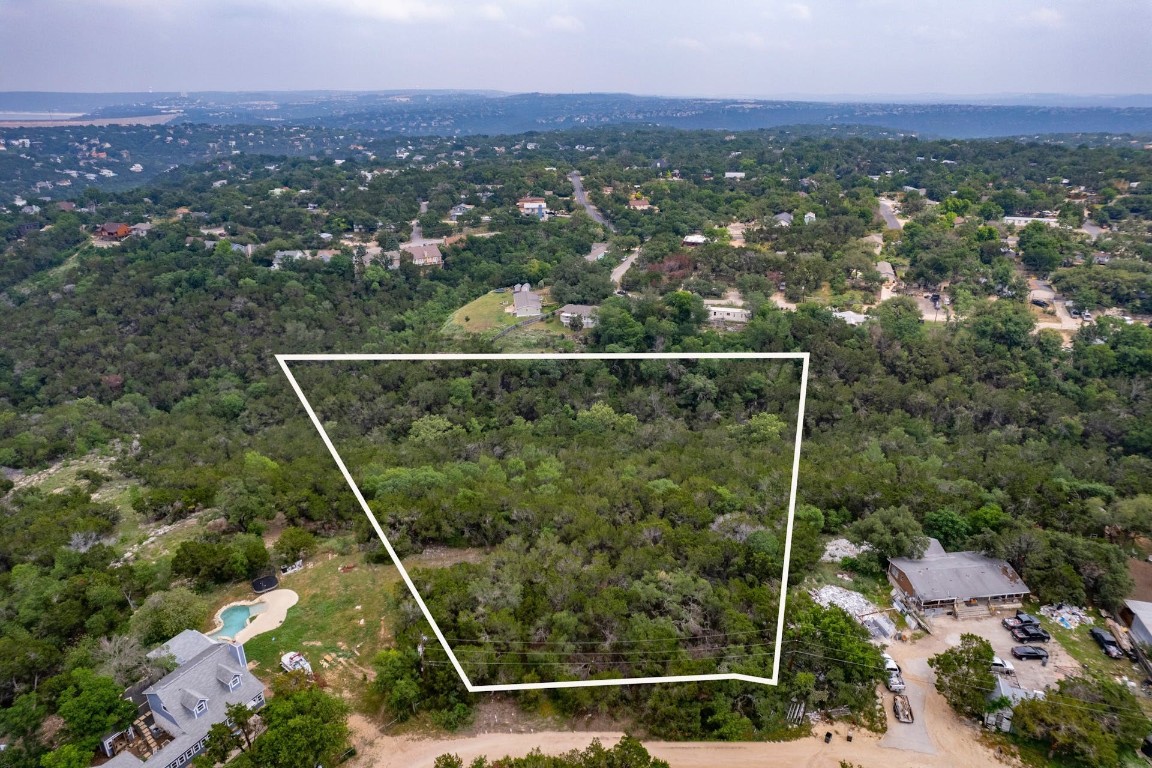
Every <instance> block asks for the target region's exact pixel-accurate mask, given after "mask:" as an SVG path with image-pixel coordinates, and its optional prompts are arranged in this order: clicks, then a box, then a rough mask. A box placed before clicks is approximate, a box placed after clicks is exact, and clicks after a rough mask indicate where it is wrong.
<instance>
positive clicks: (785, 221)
mask: <svg viewBox="0 0 1152 768" xmlns="http://www.w3.org/2000/svg"><path fill="white" fill-rule="evenodd" d="M772 219H773V220H774V221H775V222H776V226H778V227H790V226H792V214H790V213H788V212H787V211H785V212H784V213H778V214H776V215H775V216H773V217H772Z"/></svg>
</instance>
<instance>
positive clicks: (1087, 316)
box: [1081, 310, 1092, 323]
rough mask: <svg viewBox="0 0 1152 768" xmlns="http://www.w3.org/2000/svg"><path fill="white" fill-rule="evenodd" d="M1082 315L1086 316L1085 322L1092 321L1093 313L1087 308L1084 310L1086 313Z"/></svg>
mask: <svg viewBox="0 0 1152 768" xmlns="http://www.w3.org/2000/svg"><path fill="white" fill-rule="evenodd" d="M1081 317H1082V318H1084V322H1086V323H1090V322H1092V313H1091V312H1089V311H1087V310H1085V311H1084V314H1083V315H1081Z"/></svg>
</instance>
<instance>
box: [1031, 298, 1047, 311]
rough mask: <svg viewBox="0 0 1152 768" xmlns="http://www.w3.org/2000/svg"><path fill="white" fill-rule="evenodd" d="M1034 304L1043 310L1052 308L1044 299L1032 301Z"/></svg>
mask: <svg viewBox="0 0 1152 768" xmlns="http://www.w3.org/2000/svg"><path fill="white" fill-rule="evenodd" d="M1032 303H1033V304H1035V305H1036V306H1038V307H1042V308H1043V309H1048V307H1049V306H1050V305H1049V304H1048V302H1046V301H1044V299H1032Z"/></svg>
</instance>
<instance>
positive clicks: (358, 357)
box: [276, 352, 809, 693]
mask: <svg viewBox="0 0 1152 768" xmlns="http://www.w3.org/2000/svg"><path fill="white" fill-rule="evenodd" d="M808 356H809V353H807V352H684V353H680V352H624V353H591V354H565V353H541V354H519V355H513V354H492V355H481V354H444V355H434V354H395V355H386V354H378V355H377V354H327V355H324V354H321V355H276V361H277V362H278V363H280V367H281V368H282V369H283V370H284V375H285V376H287V377H288V382H289V383H290V384H291V385H292V389H293V391H295V392H296V396H297V397H299V398H300V402H301V403H302V404H303V405H304V410H305V411H307V412H308V416H309V418H311V419H312V423H313V424H314V425H315V427H316V430H317V431H318V432H319V433H320V438H321V439H322V440H323V441H324V445H326V446H328V451H329V453H331V454H332V458H333V459H334V460H335V461H336V466H337V467H339V468H340V473H341V474H342V475H344V479H345V480H346V481H347V483H348V487H350V488H351V489H352V493H353V494H355V496H356V501H358V502H360V508H361V509H363V510H364V514H366V515H367V516H368V522H369V523H371V524H372V528H373V529H374V530H375V531H376V535H378V536H379V537H380V541H382V542H383V543H384V548H385V549H386V550H388V555H389V556H390V557H391V558H392V562H393V563H394V564H395V565H396V570H397V571H399V572H400V577H401V578H402V579H404V583H405V584H406V585H408V591H409V592H411V593H412V597H413V598H415V600H416V604H417V605H419V606H420V610H421V611H422V612H423V613H424V618H425V619H427V620H428V624H429V625H430V626H431V627H432V632H433V633H434V634H435V635H436V639H437V640H439V641H440V645H441V646H442V647H443V648H444V652H445V653H446V654H448V659H449V660H450V661H451V662H452V666H453V667H454V668H455V669H456V673H457V674H459V675H460V679H461V680H462V681H463V682H464V686H465V687H466V688H467V689H468V690H469V691H470V692H472V693H479V692H485V691H534V690H542V689H546V688H594V687H600V686H609V685H613V686H614V685H642V684H653V683H694V682H701V681H705V680H741V681H744V682H747V683H762V684H765V685H776V684H777V683H778V682H779V679H780V649H781V647H782V644H783V642H784V601H785V599H786V598H787V595H788V565H789V562H790V560H791V559H792V521H793V518H794V517H795V515H796V483H797V480H798V478H799V475H800V444H801V441H802V437H803V431H804V402H805V399H806V398H807V395H808ZM392 360H396V361H403V360H411V361H418V360H424V361H433V362H434V361H440V360H801V361H803V364H804V365H803V369H802V372H801V377H800V407H799V408H798V409H797V413H796V447H795V449H794V453H793V457H792V485H791V488H790V490H789V493H788V532H787V536H786V538H785V540H784V572H783V574H782V576H781V579H780V613H779V616H778V617H777V620H776V648H775V651H774V653H773V658H772V677H756V676H754V675H741V674H735V673H732V674H725V673H718V674H711V675H669V676H667V677H628V678H618V679H610V680H565V681H557V682H550V683H549V682H544V683H507V684H504V685H473V684H472V681H471V680H469V679H468V675H467V673H465V672H464V668H463V667H462V666H461V665H460V662H459V660H457V658H456V654H455V653H453V652H452V648H451V646H449V645H448V641H447V639H445V637H444V634H443V633H442V632H441V631H440V627H439V625H437V624H436V620H435V619H434V618H432V613H431V611H429V610H428V606H427V605H425V603H424V598H422V597H420V593H419V592H418V591H417V590H416V585H415V584H413V583H412V577H410V576H409V575H408V571H407V569H406V568H405V567H404V564H403V563H402V562H400V558H399V557H398V556H397V555H396V550H394V549H393V548H392V545H391V544H390V543H389V542H388V537H387V536H385V535H384V529H383V528H382V527H381V526H380V522H379V521H378V520H377V519H376V515H374V514H373V513H372V509H371V507H369V506H368V502H367V501H366V500H365V499H364V495H363V494H362V493H361V492H360V488H359V487H358V486H357V485H356V481H355V480H353V479H352V474H351V473H350V472H349V471H348V467H346V466H345V465H344V460H343V459H341V458H340V454H339V453H337V452H336V446H334V445H333V444H332V440H331V438H329V437H328V433H327V432H325V431H324V425H323V424H321V423H320V419H319V418H318V417H317V416H316V412H315V411H314V410H312V405H311V404H310V403H309V402H308V398H307V397H305V396H304V392H303V390H301V389H300V385H299V384H298V383H297V381H296V377H294V376H293V375H292V371H291V370H289V368H288V362H289V361H292V362H326V363H330V362H373V361H392Z"/></svg>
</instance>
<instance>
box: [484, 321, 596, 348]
mask: <svg viewBox="0 0 1152 768" xmlns="http://www.w3.org/2000/svg"><path fill="white" fill-rule="evenodd" d="M585 334H586V332H576V333H573V332H572V331H570V330H568V329H567V328H566V327H565V326H564V324H563V323H561V322H560V318H559V317H556V316H553V317H550V318H549V319H548V320H545V321H542V322H539V323H532V324H531V325H526V326H524V327H523V328H517V329H516V330H514V331H512V332H511V333H509V334H508V335H507V336H504V337H502V338H501V339H500V341H499V346H500V349H501V351H503V352H553V351H554V352H575V351H576V349H577V347H578V346H579V345H580V344H581V342H579V341H577V340H578V339H580V338H581V337H583V336H584V335H585Z"/></svg>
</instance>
